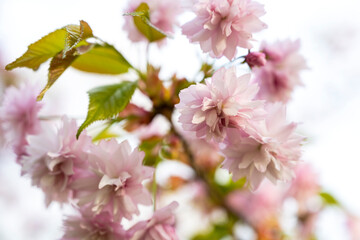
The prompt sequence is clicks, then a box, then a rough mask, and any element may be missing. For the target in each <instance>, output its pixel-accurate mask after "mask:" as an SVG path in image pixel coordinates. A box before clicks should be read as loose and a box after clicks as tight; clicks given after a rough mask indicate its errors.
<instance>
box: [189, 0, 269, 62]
mask: <svg viewBox="0 0 360 240" xmlns="http://www.w3.org/2000/svg"><path fill="white" fill-rule="evenodd" d="M195 13H196V15H197V16H196V18H195V19H193V20H192V21H190V22H188V23H186V24H185V25H183V26H182V31H183V34H185V35H186V36H187V37H188V38H189V39H190V42H199V43H200V47H201V49H202V50H203V51H204V52H206V53H207V52H210V55H211V56H212V57H216V58H220V57H222V56H225V57H227V58H228V59H229V60H231V59H232V58H234V57H235V55H236V52H237V50H236V48H237V47H238V46H239V47H242V48H248V49H250V48H252V44H251V41H253V40H254V39H253V38H252V33H255V32H259V31H261V30H263V29H265V28H266V27H267V26H266V24H264V23H263V22H262V21H260V19H259V17H261V16H263V15H264V14H265V11H264V7H263V5H261V4H259V3H257V2H254V1H251V0H199V1H198V3H197V4H196V5H195Z"/></svg>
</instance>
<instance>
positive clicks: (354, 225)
mask: <svg viewBox="0 0 360 240" xmlns="http://www.w3.org/2000/svg"><path fill="white" fill-rule="evenodd" d="M347 217H348V218H347V227H348V228H349V232H350V237H351V240H357V239H360V218H359V217H357V216H354V215H352V214H349V215H348V216H347Z"/></svg>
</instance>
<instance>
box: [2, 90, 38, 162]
mask: <svg viewBox="0 0 360 240" xmlns="http://www.w3.org/2000/svg"><path fill="white" fill-rule="evenodd" d="M39 90H40V89H39V88H38V86H35V85H31V84H24V85H22V86H20V88H15V87H9V88H8V89H7V90H6V92H5V94H4V98H3V102H2V105H1V106H0V124H1V126H0V128H2V131H3V134H4V139H5V144H9V145H11V146H12V147H13V149H14V152H15V153H16V155H17V156H18V160H19V159H20V158H21V156H22V155H24V154H26V153H25V146H26V145H27V141H26V136H27V135H30V134H37V133H38V132H39V131H40V121H39V119H38V112H39V111H40V109H41V107H42V103H40V102H37V101H36V97H37V95H38V94H39V92H40V91H39Z"/></svg>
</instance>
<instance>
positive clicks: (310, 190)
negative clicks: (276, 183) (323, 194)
mask: <svg viewBox="0 0 360 240" xmlns="http://www.w3.org/2000/svg"><path fill="white" fill-rule="evenodd" d="M319 192H320V184H319V179H318V175H317V173H316V172H315V170H314V168H313V167H312V166H311V165H310V164H299V165H298V166H297V167H296V169H295V178H294V180H293V181H292V183H291V186H290V188H289V190H288V192H287V195H288V196H292V197H294V198H295V199H296V200H298V202H299V203H300V204H301V205H304V204H306V202H307V201H308V200H309V199H311V198H312V197H314V196H316V195H318V193H319Z"/></svg>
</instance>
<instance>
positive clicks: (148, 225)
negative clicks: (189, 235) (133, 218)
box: [128, 202, 179, 240]
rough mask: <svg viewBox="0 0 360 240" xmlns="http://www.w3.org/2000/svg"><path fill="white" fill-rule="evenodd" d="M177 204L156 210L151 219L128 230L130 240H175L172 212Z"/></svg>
mask: <svg viewBox="0 0 360 240" xmlns="http://www.w3.org/2000/svg"><path fill="white" fill-rule="evenodd" d="M178 205H179V204H178V203H177V202H172V203H171V204H169V205H168V206H166V207H164V208H162V209H159V210H157V211H156V212H155V213H154V215H153V216H152V218H151V219H149V220H147V221H141V222H139V223H137V224H136V225H134V226H133V227H132V228H130V229H129V231H128V233H129V234H130V236H132V237H131V238H130V239H131V240H145V239H146V240H177V239H178V237H177V235H176V232H175V216H174V210H175V209H176V208H177V207H178Z"/></svg>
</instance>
